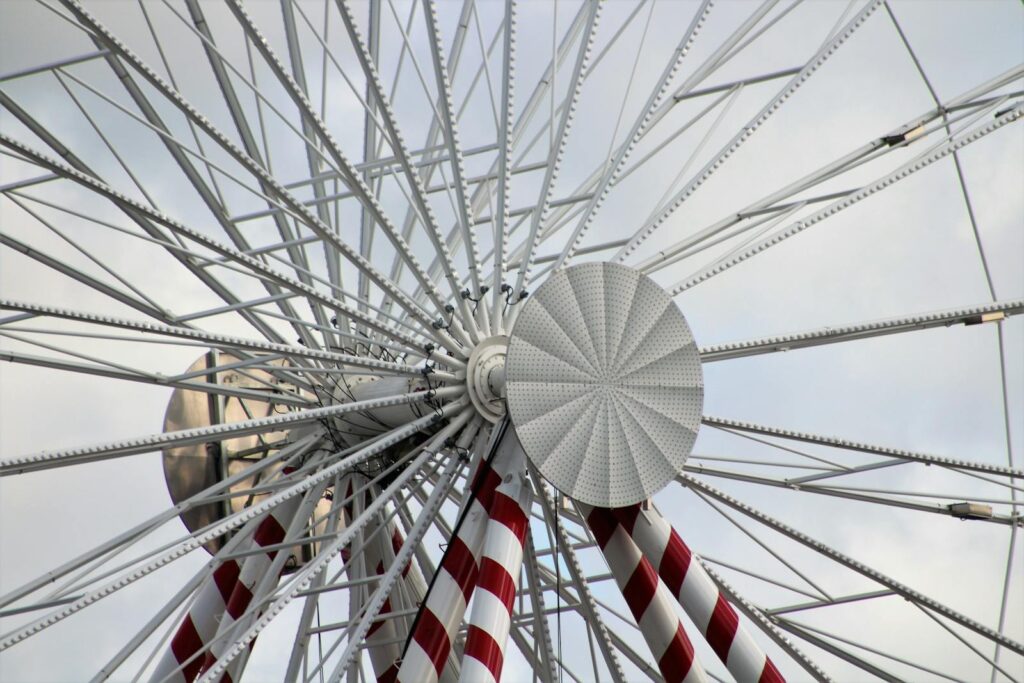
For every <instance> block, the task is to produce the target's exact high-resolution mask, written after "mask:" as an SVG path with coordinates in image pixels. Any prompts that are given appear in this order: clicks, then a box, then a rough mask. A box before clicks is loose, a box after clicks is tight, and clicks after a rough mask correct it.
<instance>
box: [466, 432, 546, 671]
mask: <svg viewBox="0 0 1024 683" xmlns="http://www.w3.org/2000/svg"><path fill="white" fill-rule="evenodd" d="M493 466H494V470H495V471H496V472H497V473H498V475H499V476H500V477H501V483H500V484H499V485H498V488H497V490H495V492H494V498H493V499H492V500H491V505H490V507H489V508H488V516H489V517H490V519H489V520H488V522H487V534H486V536H485V538H484V545H483V553H482V555H481V557H480V573H479V575H478V576H477V582H476V590H475V591H474V593H473V610H472V612H471V614H470V617H469V627H468V630H467V633H466V652H465V655H464V657H463V659H462V672H461V675H460V677H459V680H460V681H465V682H467V683H485V682H490V681H494V682H495V683H497V681H500V680H501V669H502V666H503V664H504V661H505V645H506V644H507V643H508V635H509V630H510V628H511V625H512V604H513V601H514V600H515V596H516V590H517V589H518V587H519V576H520V574H521V573H522V566H523V541H524V539H525V537H526V527H527V524H528V520H529V515H530V504H531V502H532V498H531V490H530V487H529V486H528V485H527V482H526V456H525V453H524V452H523V450H522V446H520V445H519V440H518V439H517V438H516V435H515V432H514V431H512V430H509V432H508V433H507V434H506V436H505V439H504V440H503V441H502V444H501V446H500V447H499V450H498V453H497V454H496V455H495V458H494V465H493Z"/></svg>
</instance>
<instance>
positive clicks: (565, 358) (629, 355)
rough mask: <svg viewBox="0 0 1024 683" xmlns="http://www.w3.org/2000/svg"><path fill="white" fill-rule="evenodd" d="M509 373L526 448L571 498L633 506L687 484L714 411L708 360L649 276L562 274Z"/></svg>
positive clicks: (602, 269)
mask: <svg viewBox="0 0 1024 683" xmlns="http://www.w3.org/2000/svg"><path fill="white" fill-rule="evenodd" d="M505 368H506V375H507V379H508V384H507V390H508V410H509V414H510V415H511V417H512V423H513V424H514V425H515V428H516V432H517V433H518V435H519V440H520V441H521V442H522V444H523V448H524V449H525V450H526V454H527V455H528V456H529V458H530V460H531V461H532V462H533V464H534V465H536V467H537V468H538V469H539V470H540V472H541V473H542V474H543V475H544V476H545V477H547V478H548V479H549V480H550V481H551V483H552V484H554V485H555V486H556V487H558V489H559V490H561V491H562V492H563V493H565V494H567V495H569V496H571V497H573V498H576V499H578V500H582V501H584V502H586V503H589V504H591V505H600V506H613V507H614V506H621V505H628V504H631V503H636V502H639V501H642V500H645V499H647V498H649V497H650V496H651V495H652V494H653V493H655V492H656V491H658V490H659V489H661V488H662V487H663V486H665V485H666V484H667V483H668V482H669V481H670V480H671V479H672V478H673V477H675V476H676V475H677V474H678V473H680V472H682V468H683V464H684V463H685V462H686V458H687V456H688V455H689V454H690V450H691V449H692V448H693V442H694V440H695V439H696V438H697V429H698V427H699V425H700V418H701V409H702V406H703V402H704V382H703V377H702V374H701V366H700V355H699V353H698V351H697V346H696V344H695V343H694V340H693V335H692V334H691V332H690V327H689V325H687V323H686V319H685V318H684V317H683V314H682V313H681V312H680V311H679V308H678V307H677V306H676V305H675V303H673V301H672V299H671V298H670V297H669V295H668V294H667V293H666V292H665V291H664V290H663V289H661V287H659V286H658V285H657V284H656V283H655V282H654V281H653V280H651V279H650V278H648V277H646V276H645V275H642V274H641V273H639V272H638V271H635V270H633V269H632V268H627V267H626V266H621V265H617V264H611V263H585V264H581V265H578V266H573V267H572V268H567V269H566V270H563V271H561V272H558V273H556V274H555V275H553V276H552V277H551V278H549V279H548V280H547V282H545V283H544V284H543V285H542V286H541V287H540V289H538V290H537V292H536V293H535V294H534V295H533V296H531V297H530V299H528V300H527V301H526V303H525V304H524V307H523V310H522V312H521V313H520V314H519V318H518V319H517V320H516V324H515V328H514V329H513V330H512V334H511V341H510V343H509V350H508V357H507V360H506V366H505Z"/></svg>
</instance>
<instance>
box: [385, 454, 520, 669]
mask: <svg viewBox="0 0 1024 683" xmlns="http://www.w3.org/2000/svg"><path fill="white" fill-rule="evenodd" d="M472 482H473V483H472V484H471V485H470V488H469V490H470V491H476V492H477V493H476V497H475V498H473V500H472V502H471V503H470V505H469V510H468V512H466V513H465V517H464V519H463V521H462V524H461V525H460V526H459V528H458V531H457V532H456V534H455V536H454V537H453V538H452V539H451V540H450V541H449V543H448V548H447V550H445V553H444V557H443V558H442V559H441V566H440V567H438V569H437V576H436V577H435V578H434V583H433V585H432V586H431V587H430V591H429V592H428V593H427V599H426V602H425V603H424V604H423V607H422V609H421V610H420V615H419V620H418V621H417V623H416V626H415V629H414V630H413V633H412V637H411V638H410V639H409V643H408V646H407V648H406V651H405V655H404V657H403V658H402V662H401V666H400V667H399V670H398V680H399V681H404V682H405V683H436V682H437V680H438V679H439V677H441V675H442V673H443V672H444V670H445V664H446V662H447V661H448V655H449V653H450V652H451V650H452V643H453V642H454V641H455V636H456V634H457V633H458V630H459V625H460V624H461V623H462V618H463V616H464V615H465V612H466V605H467V604H468V603H469V598H470V596H471V595H472V594H473V589H474V587H475V586H476V581H477V574H478V572H479V569H480V566H479V563H480V554H481V552H482V550H483V540H484V533H485V532H486V530H487V522H488V515H487V509H488V507H490V505H491V501H492V500H493V498H494V492H495V489H497V487H498V484H500V483H501V478H500V476H499V475H498V474H497V472H496V471H495V470H494V469H493V468H492V467H491V466H490V465H488V464H487V463H485V462H482V461H481V463H480V466H479V467H478V468H477V471H476V474H475V475H474V476H473V477H472Z"/></svg>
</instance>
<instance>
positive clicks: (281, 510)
mask: <svg viewBox="0 0 1024 683" xmlns="http://www.w3.org/2000/svg"><path fill="white" fill-rule="evenodd" d="M302 502H303V497H302V496H294V497H292V498H289V499H288V500H285V501H284V502H282V503H281V504H280V505H278V506H277V507H275V508H273V509H272V510H270V511H269V512H267V513H266V514H265V515H264V516H263V518H262V519H261V521H260V523H259V526H258V527H257V528H256V532H255V533H254V534H253V538H252V545H251V548H252V549H253V550H255V549H256V548H257V547H265V546H269V545H274V544H277V543H280V542H281V541H283V540H284V537H285V533H286V531H287V529H288V527H289V526H290V525H291V524H292V521H293V520H294V518H295V514H296V513H297V512H298V510H299V508H300V507H301V506H302ZM278 552H280V551H277V550H271V551H269V552H265V553H259V554H256V555H249V556H247V557H246V558H245V561H244V562H243V563H242V567H241V571H240V572H239V574H238V579H237V580H236V581H235V585H234V587H233V588H232V590H231V597H230V598H229V599H228V601H227V606H226V607H225V609H224V613H223V616H222V617H221V618H220V625H219V626H218V627H217V636H222V635H225V634H227V633H228V632H230V631H232V630H235V628H236V621H237V620H238V619H240V618H241V617H242V615H243V614H244V613H245V610H246V609H248V607H249V604H250V603H251V602H252V599H253V595H254V593H256V592H257V591H258V588H259V585H260V583H262V582H263V581H264V577H266V576H267V572H268V571H269V570H270V568H271V564H272V563H273V561H274V557H275V556H276V555H277V553H278ZM285 552H287V551H285ZM282 568H283V566H282ZM273 578H274V579H277V576H275V577H273ZM232 644H233V643H232V639H231V638H230V637H229V636H225V637H222V638H220V639H219V640H215V642H213V643H212V645H211V646H210V649H209V650H207V652H206V658H205V661H204V662H203V666H202V669H201V670H200V674H202V673H203V672H205V671H206V670H207V669H209V668H210V667H211V666H213V665H214V664H215V663H216V661H217V659H218V658H219V657H220V656H221V655H222V654H224V652H226V651H227V650H228V649H230V647H231V646H232ZM243 663H244V658H241V657H239V658H236V659H235V661H234V662H232V666H230V667H229V668H228V671H226V672H224V675H223V676H222V678H221V681H222V682H223V681H226V682H227V683H230V682H231V681H232V680H233V678H232V676H233V675H234V676H236V677H237V676H238V674H239V673H240V671H241V666H242V665H243Z"/></svg>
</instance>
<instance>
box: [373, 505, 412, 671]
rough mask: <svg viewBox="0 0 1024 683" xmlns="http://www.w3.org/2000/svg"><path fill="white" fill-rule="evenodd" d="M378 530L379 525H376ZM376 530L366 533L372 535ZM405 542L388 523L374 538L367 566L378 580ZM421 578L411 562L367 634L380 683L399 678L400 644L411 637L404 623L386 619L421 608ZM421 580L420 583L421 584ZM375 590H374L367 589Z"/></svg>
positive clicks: (396, 529)
mask: <svg viewBox="0 0 1024 683" xmlns="http://www.w3.org/2000/svg"><path fill="white" fill-rule="evenodd" d="M375 526H376V525H375ZM375 526H371V527H369V528H368V529H367V533H372V532H373V531H374V528H375ZM404 543H405V539H404V538H403V537H402V533H401V532H400V531H399V530H398V528H397V526H396V525H395V523H394V521H393V520H392V521H389V522H388V525H387V528H386V529H384V531H382V532H381V533H378V535H377V536H375V537H374V539H373V541H372V542H371V543H369V544H368V545H367V548H366V551H365V552H366V554H367V555H366V561H367V566H372V567H374V573H375V574H377V575H378V576H379V575H381V574H383V573H384V571H385V570H386V569H387V568H388V567H390V566H391V565H392V563H394V561H395V556H396V555H397V554H398V551H399V550H401V549H402V545H403V544H404ZM417 577H419V570H418V569H416V568H415V567H414V566H413V563H412V562H410V563H409V564H407V565H406V566H405V567H404V568H403V569H402V575H401V578H400V579H398V581H397V582H396V583H395V587H394V588H393V589H392V590H391V594H390V595H388V598H387V600H385V601H384V607H382V608H381V610H380V617H379V618H378V620H377V621H375V622H374V623H373V625H371V626H370V630H369V631H368V632H367V634H366V646H367V649H368V650H369V652H370V661H371V663H372V664H373V670H374V672H375V673H376V675H377V682H378V683H392V682H393V681H395V680H397V677H398V664H397V662H398V660H399V659H400V658H401V655H402V643H401V640H402V639H404V638H406V637H407V635H408V633H407V632H406V630H407V628H408V627H407V625H406V624H405V623H404V620H399V619H395V618H389V617H388V616H387V615H388V614H390V613H391V612H393V611H401V610H404V609H408V608H411V607H415V606H418V605H419V604H420V602H421V601H422V600H423V594H424V593H425V590H424V589H419V586H418V585H417V582H416V578H417ZM422 580H423V579H422V577H420V578H419V581H420V582H422ZM368 589H370V590H372V586H368Z"/></svg>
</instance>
